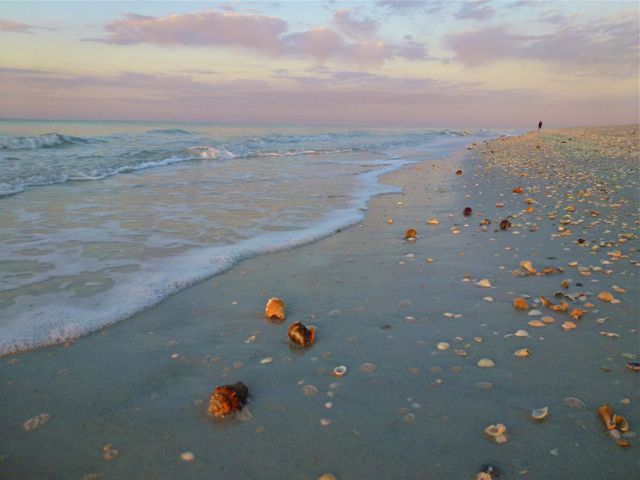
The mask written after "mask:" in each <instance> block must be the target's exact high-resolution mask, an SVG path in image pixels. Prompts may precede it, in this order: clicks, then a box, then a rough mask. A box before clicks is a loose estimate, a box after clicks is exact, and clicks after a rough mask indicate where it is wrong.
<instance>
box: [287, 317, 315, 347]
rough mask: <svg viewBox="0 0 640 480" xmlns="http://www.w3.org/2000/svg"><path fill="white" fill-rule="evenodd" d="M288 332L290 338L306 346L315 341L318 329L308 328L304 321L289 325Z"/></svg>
mask: <svg viewBox="0 0 640 480" xmlns="http://www.w3.org/2000/svg"><path fill="white" fill-rule="evenodd" d="M287 334H288V335H289V340H291V341H292V342H293V343H295V344H297V345H300V346H301V347H306V346H308V345H311V344H312V343H313V342H314V340H315V338H316V329H315V328H313V327H311V328H307V327H306V326H305V325H304V324H303V323H302V322H295V323H292V324H291V325H289V329H288V330H287Z"/></svg>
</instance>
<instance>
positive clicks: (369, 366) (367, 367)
mask: <svg viewBox="0 0 640 480" xmlns="http://www.w3.org/2000/svg"><path fill="white" fill-rule="evenodd" d="M376 368H377V367H376V364H375V363H368V362H367V363H363V364H362V365H360V371H361V372H364V373H373V372H375V371H376Z"/></svg>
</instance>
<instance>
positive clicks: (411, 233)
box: [404, 228, 418, 240]
mask: <svg viewBox="0 0 640 480" xmlns="http://www.w3.org/2000/svg"><path fill="white" fill-rule="evenodd" d="M417 236H418V232H416V230H415V229H414V228H410V229H408V230H407V231H406V232H404V239H405V240H415V239H416V237H417Z"/></svg>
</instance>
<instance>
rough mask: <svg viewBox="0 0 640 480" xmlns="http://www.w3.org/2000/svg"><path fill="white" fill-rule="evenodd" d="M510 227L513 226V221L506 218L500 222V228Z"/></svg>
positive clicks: (507, 228) (506, 228)
mask: <svg viewBox="0 0 640 480" xmlns="http://www.w3.org/2000/svg"><path fill="white" fill-rule="evenodd" d="M496 206H497V205H496ZM510 228H511V222H510V221H509V220H507V219H504V220H502V221H501V222H500V230H509V229H510Z"/></svg>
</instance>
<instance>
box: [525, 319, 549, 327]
mask: <svg viewBox="0 0 640 480" xmlns="http://www.w3.org/2000/svg"><path fill="white" fill-rule="evenodd" d="M528 325H529V326H530V327H536V328H540V327H546V326H547V324H546V323H544V322H543V321H542V320H531V321H530V322H529V323H528Z"/></svg>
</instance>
